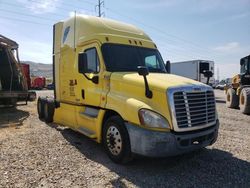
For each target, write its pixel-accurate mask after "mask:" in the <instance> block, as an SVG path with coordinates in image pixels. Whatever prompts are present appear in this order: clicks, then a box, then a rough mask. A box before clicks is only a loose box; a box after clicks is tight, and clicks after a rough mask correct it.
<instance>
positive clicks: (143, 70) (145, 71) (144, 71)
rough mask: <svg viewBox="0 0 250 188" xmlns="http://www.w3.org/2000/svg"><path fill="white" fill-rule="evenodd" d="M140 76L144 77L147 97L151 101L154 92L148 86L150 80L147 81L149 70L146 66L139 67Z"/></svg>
mask: <svg viewBox="0 0 250 188" xmlns="http://www.w3.org/2000/svg"><path fill="white" fill-rule="evenodd" d="M137 69H138V74H139V75H140V76H143V79H144V83H145V95H146V97H147V98H149V99H151V98H152V97H153V93H152V91H151V90H150V89H149V86H148V80H147V75H148V68H147V67H144V66H138V67H137Z"/></svg>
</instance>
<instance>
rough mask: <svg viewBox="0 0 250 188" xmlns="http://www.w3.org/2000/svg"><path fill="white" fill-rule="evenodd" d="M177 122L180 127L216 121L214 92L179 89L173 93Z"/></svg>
mask: <svg viewBox="0 0 250 188" xmlns="http://www.w3.org/2000/svg"><path fill="white" fill-rule="evenodd" d="M173 98H174V107H175V115H176V122H177V126H178V127H179V128H187V127H196V126H203V125H205V124H208V123H212V122H215V120H216V109H215V98H214V92H213V91H211V90H207V91H199V92H185V91H177V92H175V93H174V94H173Z"/></svg>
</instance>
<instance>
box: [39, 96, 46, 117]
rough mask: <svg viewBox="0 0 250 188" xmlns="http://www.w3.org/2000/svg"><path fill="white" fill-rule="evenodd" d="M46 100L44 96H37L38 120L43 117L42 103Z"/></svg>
mask: <svg viewBox="0 0 250 188" xmlns="http://www.w3.org/2000/svg"><path fill="white" fill-rule="evenodd" d="M45 102H46V98H45V97H39V98H38V100H37V113H38V117H39V119H40V120H43V119H44V104H45Z"/></svg>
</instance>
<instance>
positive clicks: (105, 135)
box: [102, 116, 132, 164]
mask: <svg viewBox="0 0 250 188" xmlns="http://www.w3.org/2000/svg"><path fill="white" fill-rule="evenodd" d="M102 142H103V146H104V149H105V151H106V153H107V154H108V156H109V158H110V159H111V160H112V161H114V162H115V163H120V164H125V163H128V162H129V161H131V160H132V154H131V147H130V140H129V135H128V132H127V129H126V127H125V125H124V121H123V119H122V118H121V117H120V116H112V117H110V118H109V119H108V120H107V121H106V122H105V124H104V127H103V132H102Z"/></svg>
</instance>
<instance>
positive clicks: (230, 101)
mask: <svg viewBox="0 0 250 188" xmlns="http://www.w3.org/2000/svg"><path fill="white" fill-rule="evenodd" d="M226 105H227V107H228V108H238V107H239V96H238V95H236V92H235V90H234V89H232V88H229V89H228V90H227V96H226Z"/></svg>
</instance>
